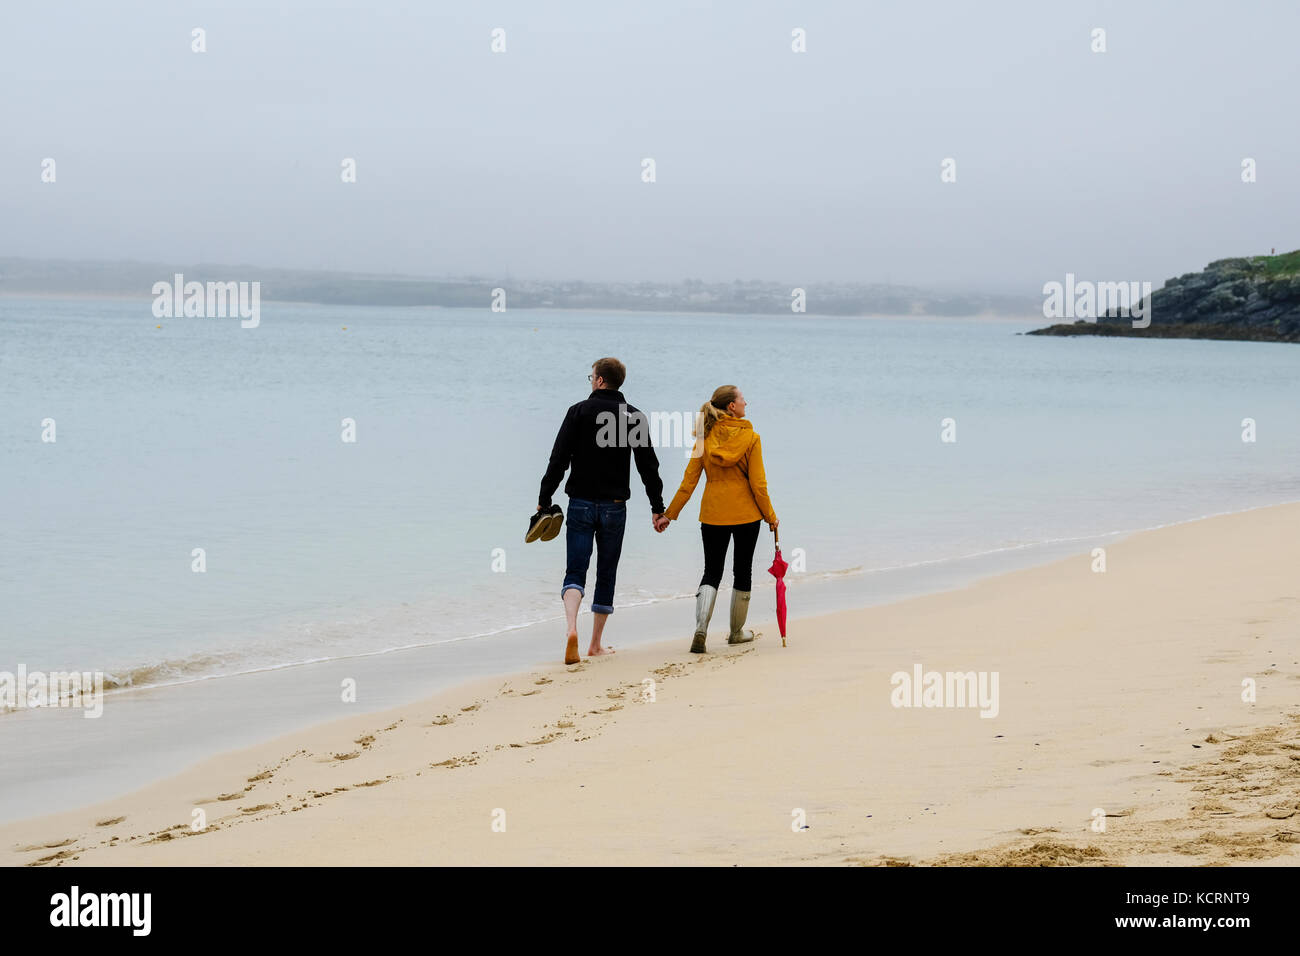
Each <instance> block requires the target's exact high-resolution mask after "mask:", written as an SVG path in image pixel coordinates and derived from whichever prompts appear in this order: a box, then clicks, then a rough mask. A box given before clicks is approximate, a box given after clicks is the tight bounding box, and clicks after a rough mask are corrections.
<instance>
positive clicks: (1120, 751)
mask: <svg viewBox="0 0 1300 956" xmlns="http://www.w3.org/2000/svg"><path fill="white" fill-rule="evenodd" d="M1298 559H1300V504H1297V505H1284V506H1279V507H1272V508H1264V509H1259V510H1255V511H1250V512H1245V513H1241V514H1235V515H1229V516H1222V517H1215V518H1208V519H1204V520H1200V521H1195V522H1190V523H1186V524H1181V525H1177V526H1173V527H1169V528H1164V529H1160V530H1156V531H1150V532H1144V533H1141V534H1138V535H1135V536H1133V537H1131V538H1128V539H1124V540H1122V541H1118V542H1116V543H1114V544H1113V545H1112V546H1110V547H1108V548H1107V549H1106V553H1105V562H1106V570H1105V572H1104V573H1098V572H1097V571H1095V570H1094V567H1095V566H1096V558H1095V557H1094V556H1093V555H1092V554H1086V553H1085V554H1079V555H1078V556H1075V557H1071V558H1068V559H1066V560H1062V561H1057V562H1055V563H1052V564H1049V565H1044V566H1042V567H1037V568H1032V569H1029V570H1024V571H1017V572H1013V573H1009V574H1004V575H1001V576H998V577H994V578H989V579H986V580H983V581H980V582H978V583H976V584H974V585H972V586H970V587H966V588H962V589H960V590H955V591H950V592H945V593H942V594H936V595H930V596H926V597H921V598H914V599H911V600H906V601H901V602H898V603H895V604H889V605H885V606H880V607H874V608H867V609H863V610H857V611H849V612H839V613H834V614H829V615H825V616H820V617H817V616H811V617H810V616H801V617H798V618H797V619H796V620H794V621H793V622H792V624H791V628H790V631H791V633H790V639H789V646H787V647H784V648H783V647H782V646H781V640H780V638H779V636H778V635H777V632H776V628H775V625H774V623H773V621H772V620H771V615H772V609H771V608H770V607H769V606H759V602H758V596H756V599H755V613H754V615H753V617H754V619H755V620H754V623H756V624H757V625H758V627H759V629H760V630H761V631H762V632H763V636H762V637H761V639H760V640H758V641H757V642H756V643H754V644H752V645H748V646H742V647H737V648H729V647H728V646H727V644H726V642H725V635H724V634H723V631H722V627H723V625H721V624H720V623H719V621H718V620H717V619H716V618H715V620H714V627H713V631H712V633H711V635H710V640H709V646H710V651H711V653H710V654H708V655H706V656H704V657H696V656H693V655H690V654H688V653H687V647H688V645H689V634H688V628H689V622H688V621H686V620H683V622H682V634H681V635H680V636H678V637H676V638H675V639H673V640H671V641H667V642H665V643H662V644H654V645H650V646H642V647H632V648H629V649H627V650H625V651H624V652H622V653H618V654H616V655H615V656H613V657H612V658H608V659H602V660H591V661H584V662H583V663H582V664H579V665H576V666H574V667H568V668H566V667H565V666H564V665H562V664H561V663H559V662H558V655H559V653H560V652H561V651H562V644H563V642H562V637H561V636H560V635H557V637H556V640H555V651H556V655H557V661H556V663H555V664H553V665H548V666H545V667H540V668H536V669H534V670H532V671H531V672H528V673H521V674H518V675H516V676H513V677H510V678H508V679H493V680H490V681H480V682H478V683H476V684H471V685H466V686H462V687H459V688H457V689H455V690H453V691H449V692H446V693H443V694H440V695H439V696H437V697H434V698H431V699H429V700H426V701H423V702H421V703H419V704H415V705H412V706H407V707H402V708H398V709H394V710H391V711H388V712H386V713H383V714H378V715H377V714H368V715H362V716H355V715H354V716H350V717H343V718H342V719H339V720H337V721H334V722H331V723H329V724H324V725H320V726H317V727H313V728H311V729H309V730H306V731H303V732H298V733H293V734H290V735H288V736H284V737H281V738H278V739H276V740H273V741H270V742H267V743H264V744H260V745H258V746H255V747H251V748H247V749H243V750H239V751H235V752H231V753H227V754H223V755H221V756H219V757H216V758H213V759H209V760H205V761H203V762H201V763H199V764H198V765H196V766H194V767H192V768H190V769H188V770H187V771H185V772H184V773H181V774H179V775H177V776H175V777H173V778H171V779H168V780H165V781H163V782H161V783H157V784H154V785H151V786H148V787H146V788H145V789H141V790H139V791H137V792H135V793H133V794H131V795H129V796H126V797H123V798H121V799H115V800H110V801H107V802H105V803H102V804H99V805H96V806H93V807H87V808H85V809H82V810H78V811H75V812H70V813H61V814H58V815H54V816H48V817H41V818H37V819H28V820H24V821H19V822H15V823H11V824H7V825H4V826H2V827H0V862H3V863H4V864H6V865H45V866H52V865H73V864H93V865H140V864H148V865H246V864H309V865H349V864H364V865H378V864H391V865H429V864H469V865H478V864H599V865H619V864H623V865H628V864H651V865H664V864H667V865H671V864H692V865H697V864H704V865H732V864H742V865H762V864H828V865H854V864H865V865H881V864H884V865H900V864H977V865H978V864H991V865H1021V864H1024V865H1040V864H1065V865H1075V864H1085V865H1091V864H1108V865H1128V864H1192V865H1201V864H1206V865H1222V864H1265V865H1291V864H1295V863H1296V862H1300V645H1298V644H1297V642H1296V637H1295V635H1296V634H1297V632H1298V629H1300V584H1298V583H1297V577H1296V568H1297V565H1298V564H1300V561H1298ZM764 597H766V598H769V599H770V592H768V593H765V594H764ZM793 611H794V612H795V613H796V614H798V615H807V614H810V613H815V612H816V608H807V607H795V608H793ZM588 621H589V619H588V618H586V617H585V616H584V618H583V623H584V626H585V625H587V622H588ZM617 638H618V629H617V621H615V622H614V623H613V624H611V627H610V631H609V641H610V642H611V643H613V644H614V646H615V647H617V646H618V639H617ZM918 665H919V666H920V667H921V668H922V669H923V670H924V671H926V672H928V671H939V672H949V671H952V672H970V671H974V672H983V673H985V674H989V675H991V674H993V673H996V675H997V685H996V686H997V689H998V695H997V701H996V715H993V716H988V717H983V716H981V713H980V709H979V708H978V707H971V706H952V707H914V706H913V707H900V706H894V704H893V702H892V700H893V699H894V698H895V687H894V685H893V684H892V683H891V677H892V676H893V675H895V674H896V673H897V672H904V673H907V674H909V675H910V674H911V673H912V672H913V669H914V667H916V666H918ZM1243 682H1250V683H1252V684H1253V690H1254V697H1255V700H1254V701H1253V702H1250V701H1248V700H1243V694H1246V695H1247V696H1249V693H1248V692H1249V690H1250V687H1249V686H1245V685H1244V684H1243ZM340 707H341V710H342V711H343V712H346V706H345V705H340ZM986 710H991V708H986ZM11 772H12V770H11ZM196 810H199V811H202V813H201V817H202V818H203V819H202V822H203V823H204V826H203V828H202V829H200V830H195V829H194V828H193V827H192V823H193V822H194V820H195V818H196V814H195V811H196ZM1101 819H1104V824H1105V825H1104V830H1102V829H1101V827H1100V824H1098V823H1097V822H1096V821H1098V820H1101Z"/></svg>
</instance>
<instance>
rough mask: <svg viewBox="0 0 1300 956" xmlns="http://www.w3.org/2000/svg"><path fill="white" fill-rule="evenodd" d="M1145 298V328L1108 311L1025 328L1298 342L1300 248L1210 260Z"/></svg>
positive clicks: (1053, 332) (1040, 332)
mask: <svg viewBox="0 0 1300 956" xmlns="http://www.w3.org/2000/svg"><path fill="white" fill-rule="evenodd" d="M1148 304H1149V306H1150V310H1151V311H1150V313H1149V315H1150V318H1151V324H1150V326H1148V327H1147V328H1144V329H1135V328H1133V323H1132V320H1131V319H1130V318H1129V317H1128V316H1127V315H1121V314H1119V313H1117V312H1114V311H1112V312H1111V313H1110V314H1108V315H1105V316H1103V317H1101V318H1100V319H1098V320H1097V321H1095V322H1090V321H1078V322H1074V323H1072V324H1063V325H1052V326H1049V327H1047V328H1045V329H1035V330H1034V331H1033V332H1030V333H1029V334H1030V335H1126V336H1132V337H1135V338H1138V337H1140V338H1178V339H1242V340H1246V341H1256V342H1300V250H1297V251H1296V252H1290V253H1287V254H1285V255H1280V256H1252V257H1250V258H1246V259H1220V260H1218V261H1217V262H1211V263H1210V264H1209V265H1208V266H1206V267H1205V269H1204V270H1203V271H1201V272H1189V273H1188V274H1187V275H1183V276H1179V277H1178V278H1177V279H1169V280H1168V281H1166V282H1165V284H1164V287H1163V288H1160V289H1157V290H1156V291H1155V292H1153V293H1151V297H1150V302H1149V303H1148Z"/></svg>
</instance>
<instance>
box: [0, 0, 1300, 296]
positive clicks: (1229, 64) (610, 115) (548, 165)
mask: <svg viewBox="0 0 1300 956" xmlns="http://www.w3.org/2000/svg"><path fill="white" fill-rule="evenodd" d="M195 27H202V28H204V29H205V30H206V34H207V35H206V42H207V52H206V53H202V54H198V53H194V52H192V51H191V42H192V39H191V30H192V29H193V28H195ZM497 27H500V28H503V29H504V30H505V37H506V52H505V53H504V54H494V53H492V52H491V42H492V37H491V31H492V30H493V29H494V28H497ZM1096 27H1100V28H1104V29H1105V31H1106V35H1105V39H1106V46H1107V51H1106V52H1105V53H1093V52H1092V51H1091V45H1092V42H1093V41H1092V37H1091V31H1092V30H1093V29H1094V28H1096ZM795 28H803V29H805V30H806V31H807V52H806V53H802V54H797V53H794V52H792V50H791V42H792V40H791V31H792V30H794V29H795ZM1297 38H1300V4H1298V3H1296V2H1294V0H1240V2H1228V0H1223V2H1204V0H1177V2H1175V0H1168V2H1149V0H1137V2H1069V0H1062V2H1043V0H1027V2H998V0H990V2H988V3H975V2H967V0H948V2H930V3H925V2H907V3H901V2H900V3H877V2H871V3H867V2H858V0H852V2H850V0H843V2H838V0H837V2H832V0H819V2H815V3H810V2H785V3H778V2H753V0H746V2H741V0H736V2H717V3H712V4H708V3H702V2H696V3H688V2H663V0H656V2H645V3H632V2H626V3H624V2H619V3H614V2H610V0H597V2H577V0H554V2H541V0H527V2H518V3H506V2H478V0H474V2H471V0H425V2H409V3H398V2H391V0H364V2H355V3H343V2H312V3H308V2H288V0H254V2H243V0H222V2H212V3H199V2H185V0H157V2H142V0H118V2H112V3H109V2H103V0H87V2H55V0H4V3H3V9H2V12H0V83H2V84H3V95H0V255H17V256H29V257H42V258H44V257H49V258H96V259H116V258H135V259H147V260H161V261H165V262H177V263H186V262H197V261H206V262H221V263H254V264H257V265H263V266H286V267H303V268H328V269H342V270H360V271H384V272H409V273H418V274H426V275H463V274H469V273H475V274H480V275H486V276H493V277H499V276H502V275H503V274H504V273H505V272H506V270H508V271H509V274H510V275H512V276H515V277H536V278H546V277H552V278H586V279H654V280H672V279H682V278H685V277H699V278H704V279H725V280H729V279H734V278H763V279H773V280H780V281H790V282H793V283H812V282H816V281H818V280H845V281H882V282H883V281H891V282H907V283H914V284H921V285H926V286H940V287H942V286H949V287H964V288H977V289H987V290H1004V291H1008V292H1024V293H1028V294H1038V292H1039V290H1040V289H1041V286H1042V284H1043V283H1044V282H1045V281H1048V280H1050V279H1054V278H1061V277H1062V276H1063V275H1064V273H1065V272H1067V271H1070V272H1074V273H1075V274H1076V275H1079V276H1080V277H1082V278H1093V279H1099V280H1101V279H1105V280H1120V279H1138V280H1149V281H1152V282H1153V283H1154V284H1155V285H1157V286H1158V285H1159V284H1160V283H1161V282H1162V281H1163V280H1164V279H1166V278H1168V277H1170V276H1173V275H1178V274H1181V273H1183V272H1188V271H1193V270H1196V269H1199V268H1201V267H1202V266H1203V265H1204V264H1205V263H1206V262H1208V261H1210V260H1212V259H1217V258H1223V257H1226V256H1230V255H1245V254H1255V253H1260V252H1268V250H1269V248H1270V247H1271V246H1276V247H1278V251H1279V252H1281V251H1284V250H1290V249H1292V248H1296V247H1300V185H1298V184H1297V176H1298V174H1300V122H1297V120H1296V115H1295V105H1294V94H1295V90H1296V87H1297V80H1300V67H1297V64H1298V63H1300V54H1297ZM47 157H50V158H53V159H54V160H55V162H56V174H57V181H56V182H55V183H53V184H47V183H42V182H41V163H42V160H43V159H45V158H47ZM346 157H352V158H355V159H356V162H357V179H358V181H357V182H356V183H354V184H345V183H343V182H341V180H340V171H341V165H340V164H341V162H342V161H343V159H344V158H346ZM646 157H650V158H653V159H654V160H655V163H656V175H657V182H655V183H653V184H647V183H644V182H642V181H641V168H642V167H641V161H642V159H643V158H646ZM947 157H952V158H953V159H955V160H956V171H957V181H956V182H955V183H943V182H941V180H940V164H941V162H942V161H943V160H944V159H945V158H947ZM1246 157H1251V158H1253V159H1255V160H1256V162H1257V169H1258V172H1257V175H1258V181H1257V182H1256V183H1254V184H1250V185H1247V184H1243V183H1242V181H1241V163H1242V160H1243V158H1246Z"/></svg>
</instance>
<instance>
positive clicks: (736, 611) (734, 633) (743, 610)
mask: <svg viewBox="0 0 1300 956" xmlns="http://www.w3.org/2000/svg"><path fill="white" fill-rule="evenodd" d="M749 594H750V592H749V591H732V592H731V634H730V635H729V636H728V637H727V643H728V644H748V643H749V642H750V641H752V640H753V639H754V637H755V635H754V632H753V631H750V630H745V629H744V627H745V617H746V616H747V615H748V614H749Z"/></svg>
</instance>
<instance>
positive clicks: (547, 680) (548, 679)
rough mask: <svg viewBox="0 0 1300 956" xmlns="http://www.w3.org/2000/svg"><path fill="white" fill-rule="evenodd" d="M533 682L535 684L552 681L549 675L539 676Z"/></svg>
mask: <svg viewBox="0 0 1300 956" xmlns="http://www.w3.org/2000/svg"><path fill="white" fill-rule="evenodd" d="M533 683H534V684H549V683H551V679H550V678H549V677H539V678H537V680H535V681H533Z"/></svg>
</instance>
